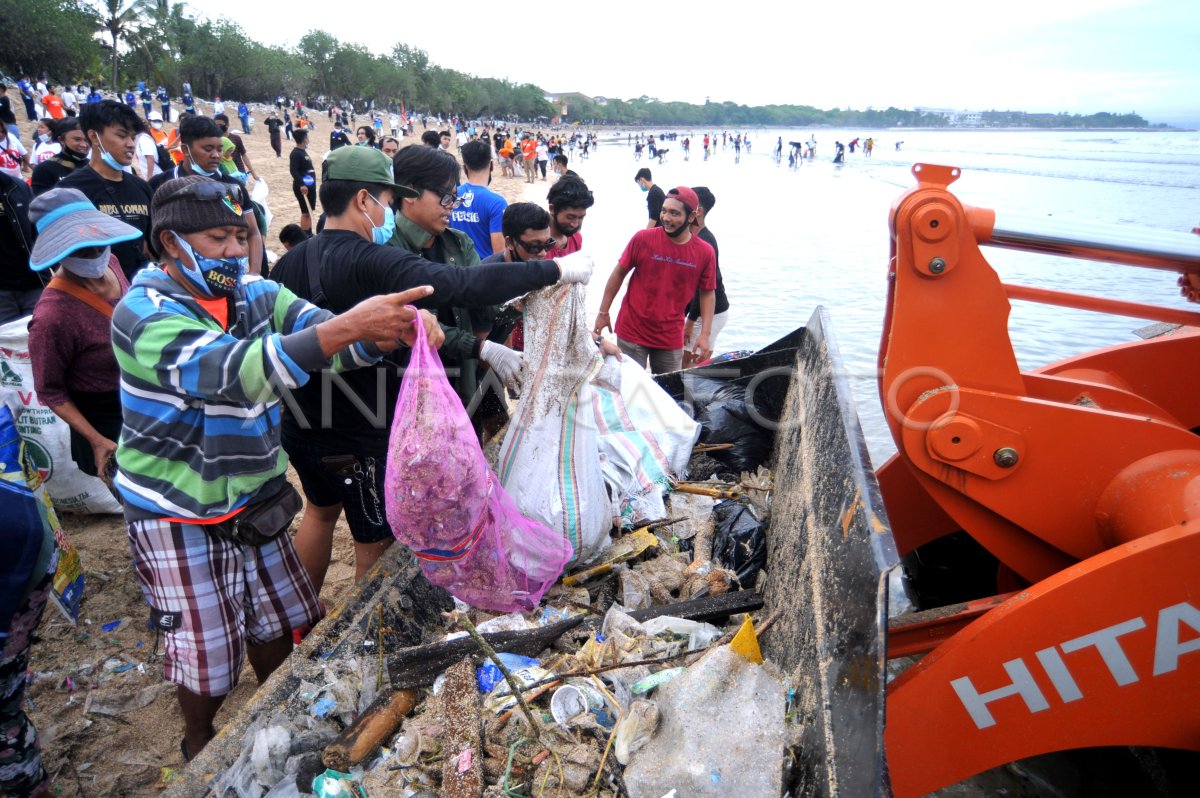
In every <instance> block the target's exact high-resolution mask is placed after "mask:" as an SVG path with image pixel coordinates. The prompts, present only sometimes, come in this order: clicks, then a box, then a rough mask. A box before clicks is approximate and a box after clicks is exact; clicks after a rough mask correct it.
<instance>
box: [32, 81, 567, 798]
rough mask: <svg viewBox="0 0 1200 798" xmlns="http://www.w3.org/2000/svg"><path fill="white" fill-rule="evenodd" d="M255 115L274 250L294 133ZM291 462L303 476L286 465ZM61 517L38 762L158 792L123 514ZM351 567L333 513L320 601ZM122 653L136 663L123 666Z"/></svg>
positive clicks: (160, 703) (146, 659) (38, 704)
mask: <svg viewBox="0 0 1200 798" xmlns="http://www.w3.org/2000/svg"><path fill="white" fill-rule="evenodd" d="M198 105H199V108H198V110H200V111H201V112H207V113H211V107H209V106H207V104H205V103H199V104H198ZM18 116H24V113H23V109H18ZM254 116H255V118H256V119H258V121H259V124H257V125H256V126H255V129H254V133H253V134H252V135H249V136H246V137H245V138H244V140H245V142H246V145H247V148H248V150H249V154H250V158H251V161H252V163H253V167H254V171H255V172H256V173H257V175H258V177H259V178H260V179H263V180H266V181H267V184H268V186H269V187H270V192H269V198H268V204H269V206H270V209H271V212H272V214H273V221H272V225H271V230H270V232H269V234H268V237H267V246H268V248H269V249H270V250H271V251H272V252H273V253H275V255H277V256H279V255H282V254H283V253H284V249H283V246H282V245H281V244H280V243H279V231H280V230H281V229H282V228H283V226H284V225H285V224H288V223H290V222H298V221H299V209H298V208H297V207H296V202H295V198H294V197H293V196H292V192H291V177H290V175H289V173H288V153H289V152H290V151H291V149H292V147H293V145H292V143H291V142H290V141H288V140H287V139H286V138H285V139H284V141H283V149H282V152H283V154H282V157H279V158H277V157H276V156H275V153H274V151H273V150H272V149H271V146H270V140H269V137H268V135H267V130H266V128H265V127H263V126H262V124H261V122H262V120H263V119H265V118H266V111H265V109H263V108H256V109H255V114H254ZM315 121H316V123H317V129H316V131H315V132H313V133H312V134H311V136H310V145H309V153H310V155H311V157H312V159H313V162H314V163H315V164H320V162H321V160H322V158H323V157H324V156H325V154H326V152H327V151H328V148H329V131H330V130H331V129H332V124H331V122H330V121H329V120H328V118H327V117H325V116H324V115H316V116H315ZM235 124H236V120H235ZM20 125H21V132H22V139H23V141H24V142H28V140H29V130H30V128H31V127H32V123H30V122H26V121H23V120H22V121H21V122H20ZM422 132H423V129H422V128H421V127H420V126H418V128H417V130H416V134H415V135H414V136H410V137H406V138H404V139H402V146H409V145H412V144H414V143H415V145H416V146H420V144H419V141H420V135H421V133H422ZM318 169H319V167H318ZM548 185H549V183H548V182H545V183H544V182H543V181H542V180H541V179H540V178H539V179H538V181H537V182H536V183H534V184H527V183H526V182H525V180H524V178H523V177H516V178H505V177H502V176H501V175H500V169H499V164H497V166H496V169H495V176H494V178H493V180H492V186H491V188H492V189H493V190H494V191H497V192H498V193H500V194H502V195H503V196H504V197H505V198H506V199H508V200H509V201H510V202H517V201H534V202H540V203H541V204H543V205H544V204H545V196H546V188H547V186H548ZM289 473H291V478H292V481H293V482H294V483H295V484H296V485H297V487H299V481H298V480H297V479H296V477H295V474H294V472H289ZM62 523H63V527H64V530H65V531H66V533H67V535H68V536H69V538H70V540H71V541H72V543H73V544H74V545H75V546H76V547H77V548H78V549H79V550H80V553H81V555H82V558H83V564H84V568H85V569H86V571H87V588H86V593H85V599H84V602H83V610H82V613H81V616H80V622H79V624H78V625H77V626H72V625H70V624H69V623H67V622H66V621H65V620H64V618H63V616H62V615H61V614H60V613H58V612H57V611H56V610H55V609H53V608H51V607H47V609H46V613H45V615H44V617H43V620H42V625H41V628H40V629H39V636H40V640H39V641H38V642H36V643H35V644H34V645H33V649H32V662H31V666H30V667H31V670H32V671H33V674H34V676H33V680H32V683H31V686H30V688H29V692H28V695H29V699H30V701H29V705H28V706H27V707H26V709H27V711H28V712H29V715H30V717H31V718H32V719H33V722H34V724H35V725H36V727H37V730H38V733H39V735H40V737H41V743H42V750H43V755H44V761H45V765H46V768H47V770H49V771H50V773H52V774H55V783H56V790H55V794H56V795H62V796H76V795H78V796H89V798H91V797H94V796H108V795H120V796H128V797H129V798H136V797H140V796H153V795H157V794H158V793H159V791H160V790H161V788H162V787H163V786H164V779H165V780H169V779H170V778H171V776H172V772H173V769H178V768H180V767H182V766H183V758H182V756H181V755H180V751H179V740H180V737H181V734H182V728H183V722H182V718H181V715H180V712H179V707H178V703H177V702H176V700H175V696H174V686H173V685H171V684H169V683H165V682H164V681H163V679H162V662H161V656H155V654H156V652H155V636H154V633H153V632H148V631H147V630H146V621H147V617H148V612H147V607H146V605H145V602H144V601H143V599H142V595H141V590H140V588H139V585H138V581H137V578H136V575H135V574H134V571H133V567H132V562H131V559H130V554H129V546H128V542H127V539H126V534H125V526H124V523H123V521H122V519H121V518H120V517H119V516H78V515H64V516H63V517H62ZM296 523H298V519H297V522H296ZM296 523H294V524H293V530H294V529H295V526H296ZM353 577H354V567H353V549H352V543H351V538H350V533H349V529H348V528H347V527H346V526H345V522H344V521H340V522H339V523H338V528H337V533H336V536H335V543H334V553H333V561H332V563H331V565H330V568H329V573H328V576H327V578H326V580H325V584H324V587H323V589H322V592H321V600H322V601H323V602H324V603H325V605H326V606H329V607H332V606H334V605H335V604H336V603H337V602H338V600H339V599H340V598H341V596H342V595H343V594H344V593H345V592H346V590H347V589H348V588H349V587H350V586H351V584H352V582H353ZM114 621H117V622H121V623H120V628H118V629H116V630H114V631H103V630H102V626H104V625H106V624H110V623H111V622H114ZM125 665H132V666H133V667H131V668H127V669H125V668H124V666H125ZM118 669H121V670H119V672H118ZM68 679H69V681H68ZM256 687H257V684H256V681H255V678H254V674H253V672H252V671H251V669H250V666H249V664H247V665H246V666H245V668H244V669H243V672H242V676H241V682H240V684H239V686H238V687H237V689H236V690H235V691H234V692H233V693H232V694H231V695H230V696H229V698H228V700H227V701H226V702H225V705H224V707H223V708H222V710H221V712H220V714H219V715H218V716H217V725H218V728H219V727H220V726H222V725H223V724H225V723H226V722H228V720H229V719H230V718H231V717H233V715H234V714H235V713H236V712H237V711H238V709H239V708H240V707H241V706H242V705H243V704H244V703H245V702H246V701H247V700H248V699H249V698H250V696H251V695H252V694H253V693H254V690H255V688H256ZM89 695H91V696H92V698H93V701H98V700H104V701H110V702H111V701H113V700H120V699H124V700H126V701H128V700H130V699H131V698H132V697H134V696H140V697H141V699H142V700H148V701H149V702H148V703H146V704H145V705H144V706H141V707H138V708H133V709H130V710H129V711H126V712H122V713H120V714H114V715H109V714H99V713H96V712H85V709H86V707H87V703H88V698H89ZM134 703H140V701H135V702H134Z"/></svg>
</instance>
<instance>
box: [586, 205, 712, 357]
mask: <svg viewBox="0 0 1200 798" xmlns="http://www.w3.org/2000/svg"><path fill="white" fill-rule="evenodd" d="M699 206H700V200H699V199H698V198H697V197H696V192H694V191H692V190H691V189H690V188H688V187H687V186H679V187H678V188H673V189H671V191H670V192H669V193H668V194H667V198H666V200H665V201H664V202H663V207H662V214H661V216H660V217H659V221H660V222H661V226H659V227H652V228H650V229H648V230H642V231H640V232H638V233H635V234H634V236H633V238H631V239H630V240H629V243H628V244H627V245H626V247H625V251H624V252H623V253H622V254H621V259H620V260H619V261H617V267H616V268H615V269H613V272H612V274H611V275H610V276H609V278H608V282H607V283H606V284H605V286H604V297H603V298H602V299H601V300H600V314H599V315H598V316H596V324H595V325H594V327H593V331H594V332H595V333H596V334H597V335H599V334H600V333H601V332H603V330H604V329H605V328H609V329H612V322H611V321H610V319H609V315H608V309H609V308H610V307H611V306H612V303H613V300H614V299H615V298H616V296H617V292H618V291H620V290H621V285H622V284H623V283H624V282H625V277H626V275H628V274H629V273H630V272H632V273H633V277H632V278H630V280H629V288H628V290H626V292H625V298H624V299H623V300H622V301H621V312H620V314H619V315H618V316H617V326H616V330H615V331H616V333H617V343H618V345H620V347H621V351H622V352H624V353H625V355H627V356H628V357H631V358H633V360H634V362H636V363H637V364H638V365H640V366H642V367H643V368H645V367H646V363H647V361H649V364H650V370H651V371H652V372H653V373H655V374H664V373H666V372H668V371H678V370H679V369H680V367H681V366H682V364H683V345H684V337H683V317H684V312H685V311H686V310H687V306H688V302H690V301H691V299H692V297H694V296H695V295H696V291H697V289H699V291H700V336H699V337H698V338H697V339H696V343H695V345H694V347H693V349H692V351H693V353H695V355H696V359H697V360H699V361H703V360H707V359H708V358H709V357H710V356H711V355H712V347H711V345H710V344H709V340H710V334H711V331H712V317H713V309H714V307H715V306H716V288H717V259H716V255H715V253H714V252H713V248H712V247H711V246H709V245H708V243H707V242H706V241H702V240H701V239H699V238H697V237H696V236H693V235H692V232H691V228H690V227H689V223H690V222H691V221H692V219H693V217H694V216H695V213H696V209H697V208H698V207H699Z"/></svg>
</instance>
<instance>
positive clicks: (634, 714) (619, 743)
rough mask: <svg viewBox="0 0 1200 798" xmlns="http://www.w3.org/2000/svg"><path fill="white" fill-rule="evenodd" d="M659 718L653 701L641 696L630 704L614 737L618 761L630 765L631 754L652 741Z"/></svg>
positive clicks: (614, 751) (614, 750)
mask: <svg viewBox="0 0 1200 798" xmlns="http://www.w3.org/2000/svg"><path fill="white" fill-rule="evenodd" d="M679 670H681V671H682V670H683V669H682V668H680V669H679ZM658 720H659V714H658V705H657V704H655V703H654V702H653V701H647V700H646V699H644V698H639V699H637V700H636V701H634V702H633V703H632V704H630V705H629V709H628V710H627V711H626V712H625V717H623V718H621V723H620V725H619V726H618V727H617V733H616V735H615V736H614V738H613V753H614V754H615V755H616V757H617V761H618V762H620V763H621V764H622V765H628V764H629V755H630V754H632V753H633V752H634V751H637V750H639V749H641V748H643V747H644V746H645V745H646V743H648V742H650V739H651V738H652V737H653V736H654V731H655V730H656V729H657V728H658Z"/></svg>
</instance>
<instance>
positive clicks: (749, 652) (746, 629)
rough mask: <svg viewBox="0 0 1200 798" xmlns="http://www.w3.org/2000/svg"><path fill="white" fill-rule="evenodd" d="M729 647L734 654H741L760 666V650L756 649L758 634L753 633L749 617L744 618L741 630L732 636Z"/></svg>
mask: <svg viewBox="0 0 1200 798" xmlns="http://www.w3.org/2000/svg"><path fill="white" fill-rule="evenodd" d="M729 647H730V648H731V649H732V650H733V651H734V653H736V654H741V655H742V656H743V657H745V658H746V659H748V660H750V661H751V662H753V663H754V664H755V665H762V663H763V655H762V649H760V648H759V647H758V634H757V633H755V631H754V621H752V620H750V616H749V615H747V616H746V620H745V622H744V623H743V624H742V628H740V629H738V631H737V634H735V635H734V636H733V640H730V641H729Z"/></svg>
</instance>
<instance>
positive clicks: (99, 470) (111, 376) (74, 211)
mask: <svg viewBox="0 0 1200 798" xmlns="http://www.w3.org/2000/svg"><path fill="white" fill-rule="evenodd" d="M29 221H30V223H31V224H32V225H33V226H34V229H36V230H37V234H38V236H37V241H36V242H35V243H34V245H33V251H32V252H31V253H30V257H29V267H30V268H31V269H33V270H34V271H44V270H46V269H51V268H53V269H54V272H53V274H54V277H53V279H52V280H51V281H50V283H49V284H48V285H47V286H46V288H45V290H44V291H42V296H41V298H40V299H38V302H37V304H36V305H35V306H34V308H33V320H32V321H30V323H29V354H30V358H31V360H32V365H33V383H34V387H35V388H36V389H37V394H38V399H39V400H40V401H41V402H42V404H44V405H46V406H47V407H49V408H50V409H51V410H53V411H54V413H55V414H56V415H57V416H58V417H59V418H61V419H62V420H63V421H65V422H67V425H68V426H69V427H70V428H71V458H72V459H73V460H74V461H75V463H76V464H77V465H78V466H79V468H80V470H81V471H83V472H84V473H86V474H91V475H92V476H97V475H100V476H105V472H106V467H107V466H109V465H110V464H111V462H112V460H111V458H112V455H113V452H115V451H116V449H117V437H118V436H119V435H120V433H121V400H120V395H119V393H118V391H117V386H118V383H119V382H120V375H119V373H118V370H117V361H116V358H115V357H113V349H112V314H113V307H114V306H115V305H116V304H117V302H118V301H119V300H120V299H121V297H122V296H124V295H125V292H126V291H128V290H129V284H128V282H126V280H125V273H124V272H123V271H122V270H121V263H120V261H118V260H117V257H116V256H115V255H113V254H112V249H111V247H112V245H113V244H119V243H123V242H125V241H133V240H134V239H137V238H141V237H142V233H141V231H140V230H138V229H137V228H136V227H133V226H131V225H128V224H125V223H124V222H122V221H120V220H119V219H115V218H113V217H111V216H109V215H108V214H105V213H101V212H100V211H98V210H96V206H94V205H92V203H91V201H90V200H88V198H87V197H86V196H84V194H83V193H82V192H81V191H78V190H76V189H73V188H55V189H51V190H50V191H47V192H46V193H44V194H42V195H40V196H38V197H36V198H35V199H34V200H33V202H31V203H30V205H29ZM109 476H111V475H109Z"/></svg>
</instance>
